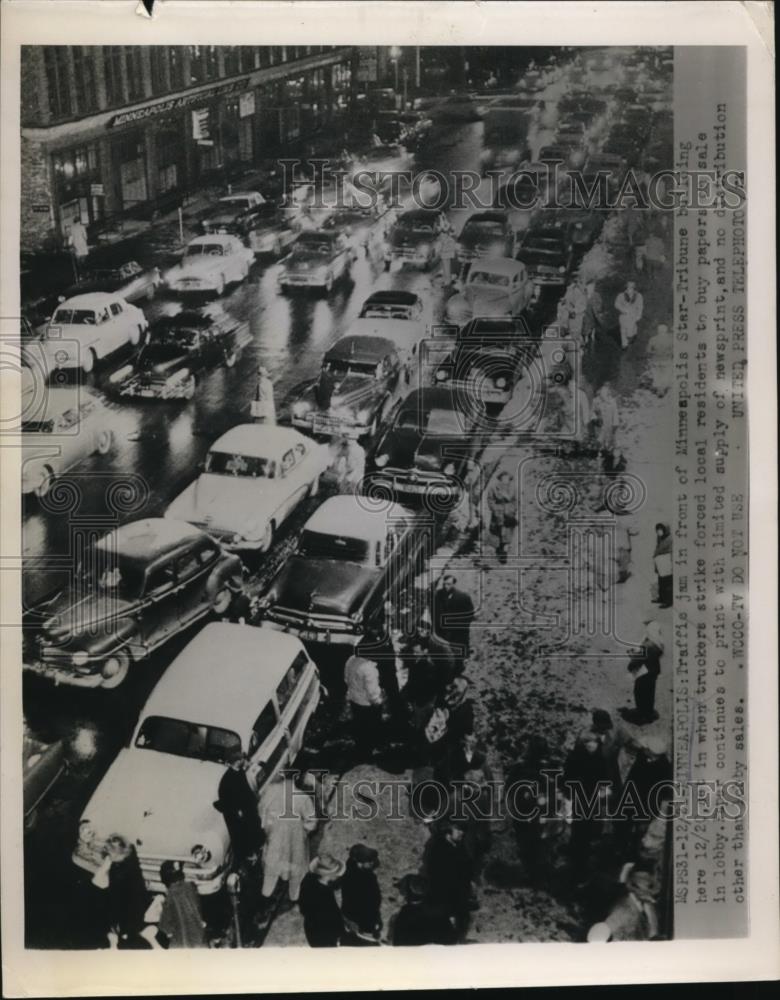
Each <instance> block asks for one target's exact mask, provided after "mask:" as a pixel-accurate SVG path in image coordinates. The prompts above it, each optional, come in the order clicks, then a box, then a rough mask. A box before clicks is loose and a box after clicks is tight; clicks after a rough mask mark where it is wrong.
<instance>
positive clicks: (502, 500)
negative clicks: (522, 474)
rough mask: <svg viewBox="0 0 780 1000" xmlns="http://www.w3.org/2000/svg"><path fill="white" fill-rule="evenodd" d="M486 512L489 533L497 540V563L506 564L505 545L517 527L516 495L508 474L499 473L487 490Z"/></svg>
mask: <svg viewBox="0 0 780 1000" xmlns="http://www.w3.org/2000/svg"><path fill="white" fill-rule="evenodd" d="M487 502H488V510H489V511H490V531H491V533H492V534H494V535H495V536H496V538H497V539H498V545H497V546H496V555H497V556H498V559H499V562H506V559H507V545H508V543H509V540H510V537H511V534H512V531H513V529H514V528H516V527H517V495H516V494H515V489H514V485H513V483H512V477H511V476H510V475H509V473H508V472H506V471H504V472H500V473H499V474H498V477H497V478H496V481H495V482H494V483H493V485H492V486H491V487H490V489H489V490H488V497H487Z"/></svg>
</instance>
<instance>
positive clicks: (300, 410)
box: [293, 403, 311, 417]
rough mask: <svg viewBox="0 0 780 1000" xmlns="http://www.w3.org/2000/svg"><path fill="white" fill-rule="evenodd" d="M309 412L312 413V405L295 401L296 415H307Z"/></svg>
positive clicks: (294, 409) (294, 411) (294, 410)
mask: <svg viewBox="0 0 780 1000" xmlns="http://www.w3.org/2000/svg"><path fill="white" fill-rule="evenodd" d="M309 413H311V407H310V406H309V404H308V403H295V404H294V405H293V416H294V417H305V416H306V415H307V414H309Z"/></svg>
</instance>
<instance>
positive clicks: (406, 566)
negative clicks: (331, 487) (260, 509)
mask: <svg viewBox="0 0 780 1000" xmlns="http://www.w3.org/2000/svg"><path fill="white" fill-rule="evenodd" d="M431 529H432V525H430V524H429V523H427V522H426V520H425V518H424V516H423V515H421V514H419V513H414V512H412V511H410V510H407V509H406V508H405V507H401V506H400V505H399V504H395V503H394V504H389V505H385V506H383V507H382V508H381V510H380V509H373V510H372V509H370V508H368V507H365V506H362V505H361V504H356V503H355V498H354V497H353V496H351V495H343V496H336V497H331V498H330V499H328V500H326V501H325V503H323V504H322V506H321V507H319V508H318V509H317V510H316V511H315V512H314V514H312V516H311V517H310V518H309V520H308V521H307V522H306V524H305V525H304V528H303V532H302V534H301V537H300V539H299V541H298V546H297V548H296V550H295V553H294V554H293V555H292V556H290V557H289V559H288V560H287V561H286V562H285V563H284V565H283V566H282V568H281V570H280V571H279V573H278V574H277V576H276V578H275V580H274V581H273V583H272V584H271V587H270V589H269V591H268V593H267V594H266V595H265V596H264V597H263V598H262V599H261V609H262V615H263V622H264V624H267V625H269V626H270V627H271V628H274V629H279V630H281V631H284V632H290V633H292V634H293V635H297V636H298V637H299V638H300V639H301V640H302V641H304V642H320V643H332V644H339V645H340V644H345V645H353V644H355V643H356V642H357V641H358V640H359V639H360V637H361V635H362V634H363V633H364V632H365V630H366V628H367V627H369V626H370V625H371V624H372V622H376V621H379V620H380V619H381V616H382V614H383V605H384V601H385V598H386V597H388V596H390V595H396V594H399V593H402V592H403V591H404V589H405V588H407V587H409V586H411V585H412V584H413V582H414V578H415V576H416V575H417V574H419V573H420V572H421V571H422V569H423V567H424V564H425V555H426V551H432V542H433V539H432V538H431V537H430V534H429V532H430V530H431Z"/></svg>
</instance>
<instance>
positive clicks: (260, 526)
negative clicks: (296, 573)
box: [165, 424, 330, 552]
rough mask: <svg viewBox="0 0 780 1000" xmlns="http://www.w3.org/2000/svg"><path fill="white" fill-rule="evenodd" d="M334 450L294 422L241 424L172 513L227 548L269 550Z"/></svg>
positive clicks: (215, 449)
mask: <svg viewBox="0 0 780 1000" xmlns="http://www.w3.org/2000/svg"><path fill="white" fill-rule="evenodd" d="M329 463H330V456H329V454H328V449H327V448H326V447H325V446H324V445H320V444H317V442H315V441H312V440H311V438H307V437H304V435H303V434H300V433H299V432H298V431H296V430H294V429H293V428H292V427H280V426H277V425H274V424H240V425H239V426H238V427H233V428H232V430H229V431H228V432H227V433H226V434H223V435H222V437H220V438H218V439H217V440H216V441H215V442H214V444H213V445H212V446H211V448H209V451H208V454H207V455H206V461H205V464H204V466H203V472H202V473H201V474H200V475H199V476H198V478H197V479H196V480H195V481H194V482H193V483H190V485H189V486H188V487H187V488H186V489H185V490H184V491H183V492H182V493H180V494H179V496H178V497H176V499H175V500H174V501H173V503H171V505H170V506H169V507H168V509H167V510H166V512H165V516H166V517H172V518H175V519H176V520H180V521H189V522H190V523H191V524H195V525H197V526H198V527H200V528H203V529H204V530H205V531H208V532H209V534H211V535H213V536H214V537H216V538H218V539H219V540H220V541H221V542H222V543H223V544H224V545H225V546H226V547H227V548H229V549H239V550H243V551H257V552H267V551H268V550H269V549H270V547H271V543H272V542H273V539H274V535H275V534H276V531H277V529H279V528H280V527H281V526H282V524H283V523H284V521H285V520H286V519H287V518H288V517H289V515H290V514H291V513H292V512H293V510H294V509H295V508H296V507H297V505H298V504H299V503H300V502H301V501H302V500H304V499H306V497H308V496H314V495H315V494H316V493H317V490H318V488H319V481H320V476H321V474H322V473H323V472H324V471H325V469H326V468H327V467H328V465H329Z"/></svg>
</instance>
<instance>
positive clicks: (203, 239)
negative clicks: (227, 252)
mask: <svg viewBox="0 0 780 1000" xmlns="http://www.w3.org/2000/svg"><path fill="white" fill-rule="evenodd" d="M237 241H238V239H237V237H236V236H231V235H230V234H229V233H209V234H208V235H207V236H196V237H195V239H194V240H190V242H189V243H188V244H187V246H189V247H192V246H197V245H200V244H203V243H236V242H237Z"/></svg>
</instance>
